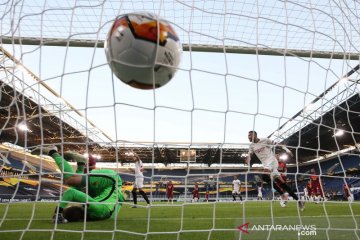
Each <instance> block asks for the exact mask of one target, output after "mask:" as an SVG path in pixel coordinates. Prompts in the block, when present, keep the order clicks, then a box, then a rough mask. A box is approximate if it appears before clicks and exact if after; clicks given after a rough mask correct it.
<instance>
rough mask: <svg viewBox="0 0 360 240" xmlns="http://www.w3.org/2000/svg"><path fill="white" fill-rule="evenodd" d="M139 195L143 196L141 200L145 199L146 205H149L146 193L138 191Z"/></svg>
mask: <svg viewBox="0 0 360 240" xmlns="http://www.w3.org/2000/svg"><path fill="white" fill-rule="evenodd" d="M139 193H140V194H141V196H143V198H144V199H145V201H146V202H147V204H150V201H149V199H148V197H147V195H146V193H145V192H144V191H143V190H141V191H139Z"/></svg>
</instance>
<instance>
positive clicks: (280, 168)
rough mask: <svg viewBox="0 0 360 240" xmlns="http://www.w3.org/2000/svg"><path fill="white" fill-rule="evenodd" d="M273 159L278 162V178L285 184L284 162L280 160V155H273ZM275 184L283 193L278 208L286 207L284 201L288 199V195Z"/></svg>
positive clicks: (285, 170) (285, 169) (285, 171)
mask: <svg viewBox="0 0 360 240" xmlns="http://www.w3.org/2000/svg"><path fill="white" fill-rule="evenodd" d="M275 158H276V160H277V161H278V168H277V169H278V172H279V173H280V178H281V179H282V180H283V181H284V182H285V183H286V182H287V177H286V173H287V166H286V162H285V161H284V160H283V159H282V158H281V155H280V154H275ZM276 184H277V185H278V186H279V188H280V189H281V190H282V191H283V192H284V194H283V195H281V201H280V206H281V207H285V206H286V201H287V200H288V198H289V194H288V193H287V192H286V191H285V190H284V189H283V188H281V186H280V185H279V183H276Z"/></svg>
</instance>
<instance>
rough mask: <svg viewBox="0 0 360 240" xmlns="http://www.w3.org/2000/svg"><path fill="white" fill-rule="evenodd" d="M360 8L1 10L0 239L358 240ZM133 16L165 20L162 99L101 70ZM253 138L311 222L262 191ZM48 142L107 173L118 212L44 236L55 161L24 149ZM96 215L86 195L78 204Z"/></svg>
mask: <svg viewBox="0 0 360 240" xmlns="http://www.w3.org/2000/svg"><path fill="white" fill-rule="evenodd" d="M358 5H359V4H358V3H357V2H356V1H347V0H344V1H335V0H329V1H316V0H308V1H304V0H294V1H292V0H290V1H251V0H245V1H224V0H223V1H205V0H204V1H193V0H184V1H173V0H171V1H164V0H152V1H129V0H124V1H123V0H104V1H83V0H77V1H70V0H64V1H57V0H46V1H29V0H19V1H5V2H3V3H1V4H0V16H1V21H0V22H1V24H0V33H1V34H0V89H1V91H0V139H1V142H0V144H1V145H0V239H33V238H37V239H51V240H53V239H65V238H75V239H77V238H79V239H94V238H95V239H101V238H109V239H146V240H148V239H177V240H180V239H208V240H210V239H222V238H223V239H249V238H251V239H280V238H286V239H305V238H307V237H309V238H310V237H313V238H314V239H332V238H336V239H358V240H359V239H360V234H359V231H360V228H359V226H360V222H359V219H360V218H359V215H360V204H359V199H360V167H359V164H358V163H359V159H360V158H359V152H360V151H359V146H360V145H359V144H360V124H359V119H358V118H359V116H360V95H359V92H360V85H359V79H360V78H359V73H360V72H359V60H360V57H359V56H360V33H359V19H360V9H359V6H358ZM133 12H150V13H152V14H155V15H157V16H160V17H161V18H163V19H165V20H167V21H169V23H171V26H172V27H173V28H174V30H175V31H176V33H177V34H178V36H179V39H180V42H181V46H182V50H183V51H184V52H183V54H182V60H181V63H180V66H179V67H178V68H177V71H176V74H175V76H174V77H173V78H172V79H171V80H170V81H169V83H167V84H166V85H165V86H162V87H159V88H158V89H149V90H142V89H136V88H133V87H131V86H129V85H126V84H124V83H123V82H122V81H120V80H119V79H118V78H117V77H116V76H115V75H114V74H113V72H112V70H111V68H110V67H109V64H108V62H107V60H106V56H105V51H104V45H105V42H106V38H107V33H108V32H109V29H110V27H111V26H112V24H113V22H114V20H115V19H116V17H117V16H119V15H122V14H126V13H133ZM159 26H160V25H159ZM157 27H158V26H157ZM157 27H154V29H155V30H156V31H158V29H157ZM118 37H119V39H120V36H118ZM158 41H159V39H158ZM159 42H160V41H159ZM131 44H132V43H129V45H131ZM147 57H149V56H144V58H147ZM115 58H116V57H115ZM149 58H150V57H149ZM139 61H140V59H139ZM150 69H151V70H152V68H150ZM154 86H155V85H154ZM251 130H254V131H256V132H257V134H258V136H259V138H261V139H263V138H266V137H267V136H268V138H269V139H271V140H272V141H273V142H272V143H270V141H269V143H267V144H265V145H264V146H263V147H264V148H269V149H271V153H274V157H275V154H276V156H277V157H279V159H280V160H279V161H280V162H281V161H283V162H285V163H286V167H282V170H284V169H287V171H286V172H283V173H282V175H283V177H284V178H285V179H286V181H287V183H288V185H289V188H291V190H293V191H294V192H295V194H296V195H297V196H299V197H300V199H302V200H304V201H306V206H305V210H304V211H301V209H300V208H299V207H298V202H297V201H294V199H292V197H290V198H289V199H285V197H284V196H285V195H281V194H279V193H278V192H277V191H276V190H275V188H276V187H274V186H273V185H272V184H271V183H268V182H266V181H265V180H264V179H266V176H265V178H264V176H263V169H264V165H263V163H262V162H261V160H260V159H259V158H258V157H254V155H250V156H249V154H248V152H249V146H250V142H251V139H249V135H248V134H249V131H251ZM52 145H55V146H56V147H57V149H58V152H59V154H60V155H61V156H64V153H66V152H67V151H68V150H73V151H77V152H79V153H81V154H87V155H84V156H86V157H88V156H89V154H90V156H91V157H93V158H96V161H97V163H96V166H97V167H98V168H99V169H111V170H114V171H116V172H117V173H118V174H119V175H120V177H121V178H122V189H121V190H122V192H123V193H124V195H125V196H126V199H125V201H124V202H121V203H120V204H118V205H117V206H118V208H119V207H121V208H120V211H119V212H117V210H118V208H113V209H112V210H111V214H112V213H113V212H116V213H115V214H114V215H111V217H108V218H107V219H105V220H104V221H96V222H93V221H79V222H77V223H67V224H61V223H56V224H52V222H51V221H52V219H51V218H52V216H53V214H54V209H59V208H56V207H59V206H60V205H61V204H62V201H61V199H62V198H61V197H62V195H63V193H64V191H66V190H68V189H71V188H70V187H69V186H68V185H66V184H64V182H63V180H64V176H65V175H66V173H65V174H63V173H61V172H60V170H59V169H58V166H57V164H56V162H55V160H54V159H53V158H51V157H49V156H40V157H34V156H32V155H31V153H30V152H31V150H33V149H34V148H36V147H49V146H52ZM279 145H280V146H284V147H287V149H288V151H286V150H279V149H278V148H279ZM259 151H260V150H259ZM289 151H290V152H291V153H290V152H289ZM137 157H138V158H139V159H141V160H142V164H140V163H135V160H134V159H136V158H137ZM248 158H250V160H251V164H249V165H248V164H246V161H247V159H248ZM137 164H140V165H141V166H138V167H139V171H137V172H136V173H135V168H136V167H137ZM69 165H70V167H71V169H76V167H77V164H76V163H75V162H71V160H69ZM80 165H81V164H80ZM62 167H63V168H64V166H62ZM141 174H144V184H143V186H142V187H138V188H141V192H138V193H137V195H136V193H134V191H133V189H134V188H133V186H134V183H136V177H138V178H139V176H140V178H141ZM89 175H91V173H90V174H86V173H84V174H83V176H85V177H88V176H89ZM237 180H239V182H238V181H237ZM317 180H319V182H320V185H319V186H317V185H316V184H315V185H314V182H316V181H317ZM170 181H171V182H170ZM171 184H173V190H172V191H173V192H172V194H173V195H171V194H170V192H169V191H170V190H169V189H171ZM85 185H86V184H85ZM168 185H169V186H170V187H168ZM314 186H315V187H314ZM84 189H85V190H84ZM84 189H82V190H83V192H84V193H86V194H89V192H88V190H87V189H86V188H84ZM114 189H117V187H115V185H114ZM114 189H113V190H114ZM80 190H81V189H80ZM134 194H135V196H137V199H138V204H137V205H136V206H135V207H137V208H132V207H134V201H133V200H134ZM144 194H146V196H148V197H149V199H150V202H151V204H150V205H149V206H147V204H146V202H145V200H144V199H145V198H143V197H144ZM240 197H241V199H242V200H240ZM283 197H284V198H283ZM190 200H191V201H190ZM282 200H286V201H287V203H283V201H282ZM90 203H91V201H89V197H88V196H87V197H86V200H85V202H82V203H81V204H82V205H88V204H90ZM101 204H102V203H100V205H101ZM70 205H77V202H70ZM284 205H285V206H284ZM85 209H87V210H85V212H86V211H88V208H86V207H85ZM55 213H58V212H55ZM249 234H250V235H249Z"/></svg>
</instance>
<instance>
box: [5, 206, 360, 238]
mask: <svg viewBox="0 0 360 240" xmlns="http://www.w3.org/2000/svg"><path fill="white" fill-rule="evenodd" d="M54 208H55V204H54V203H42V202H38V203H12V204H0V224H1V225H0V239H1V240H10V239H11V240H12V239H40V240H41V239H59V240H60V239H71V240H75V239H129V240H135V239H136V240H138V239H139V240H140V239H147V240H155V239H164V240H171V239H181V240H184V239H195V240H201V239H212V240H213V239H268V237H269V239H286V240H289V239H334V240H335V239H336V240H339V239H346V240H350V239H357V238H358V236H360V230H359V227H360V203H359V202H355V203H352V204H351V205H349V204H347V203H345V202H342V203H340V202H339V203H328V202H326V203H324V204H314V203H307V204H306V209H305V211H304V212H300V213H298V210H297V207H296V204H295V203H294V202H289V203H288V205H287V207H286V208H280V206H279V203H278V202H274V203H271V202H256V201H251V202H247V203H245V204H243V205H240V204H239V203H216V204H215V203H209V204H185V205H182V204H174V205H171V204H170V205H166V206H164V205H162V206H159V205H157V204H154V205H153V206H152V207H151V208H149V209H147V208H137V209H132V208H130V206H129V205H125V206H123V207H122V208H121V210H120V214H119V216H118V218H117V221H114V220H112V219H109V220H105V221H97V222H87V223H86V224H84V223H82V222H78V223H68V224H62V225H57V226H54V224H52V223H51V217H52V214H53V211H54ZM352 214H353V215H352ZM271 216H272V217H271ZM327 216H328V217H327ZM244 223H249V234H245V233H241V232H240V231H239V230H237V227H238V226H239V225H242V224H244ZM258 225H280V226H289V225H315V226H316V228H317V229H316V235H311V236H298V232H297V231H256V230H252V228H253V227H254V226H258ZM357 226H358V227H357ZM354 229H357V230H354ZM114 230H115V231H114ZM298 237H299V238H298Z"/></svg>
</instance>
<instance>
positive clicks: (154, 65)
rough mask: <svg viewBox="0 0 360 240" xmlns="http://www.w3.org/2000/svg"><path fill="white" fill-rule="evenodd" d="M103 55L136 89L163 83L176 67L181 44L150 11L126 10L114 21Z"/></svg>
mask: <svg viewBox="0 0 360 240" xmlns="http://www.w3.org/2000/svg"><path fill="white" fill-rule="evenodd" d="M105 54H106V58H107V61H108V63H109V65H110V68H111V70H112V72H113V73H114V74H115V75H116V76H117V77H118V78H119V79H120V80H121V81H123V82H124V83H126V84H128V85H130V86H132V87H135V88H139V89H153V88H158V87H161V86H164V85H165V84H166V83H168V82H169V81H170V80H171V79H172V78H173V76H174V74H175V72H176V70H177V67H178V66H179V63H180V59H181V54H182V45H181V43H180V41H179V37H178V36H177V34H176V32H175V31H174V29H173V27H172V26H171V25H170V23H169V22H167V21H166V20H164V19H160V18H159V17H157V16H156V15H153V14H151V13H129V14H124V15H120V16H118V17H117V18H116V20H115V21H114V23H113V25H112V27H111V29H110V31H109V33H108V36H107V39H106V42H105Z"/></svg>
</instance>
